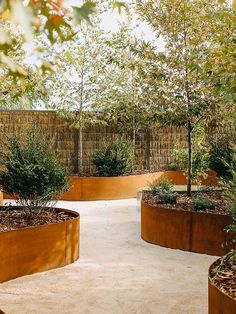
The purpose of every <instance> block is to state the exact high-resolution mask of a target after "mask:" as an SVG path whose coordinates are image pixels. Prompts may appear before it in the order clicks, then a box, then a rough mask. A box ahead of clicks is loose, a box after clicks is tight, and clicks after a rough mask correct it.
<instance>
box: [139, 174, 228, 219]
mask: <svg viewBox="0 0 236 314" xmlns="http://www.w3.org/2000/svg"><path fill="white" fill-rule="evenodd" d="M142 200H143V202H144V203H147V204H149V205H152V206H155V205H158V204H161V205H162V207H166V208H171V209H173V210H174V209H175V210H186V211H198V212H215V213H220V214H228V202H227V200H225V199H224V197H223V192H222V190H221V189H220V188H219V187H207V186H206V187H199V189H198V190H197V191H194V192H192V195H191V196H188V195H187V193H185V192H181V193H180V192H175V191H174V190H173V185H172V184H171V182H170V181H169V180H167V179H160V180H159V179H157V180H154V181H153V182H152V183H151V184H150V191H145V192H144V193H143V198H142Z"/></svg>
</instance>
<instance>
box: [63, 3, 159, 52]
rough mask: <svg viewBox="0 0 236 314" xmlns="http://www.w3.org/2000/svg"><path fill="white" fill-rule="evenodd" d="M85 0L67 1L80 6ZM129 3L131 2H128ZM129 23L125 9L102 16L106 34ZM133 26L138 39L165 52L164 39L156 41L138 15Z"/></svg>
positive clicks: (135, 15)
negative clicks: (140, 38)
mask: <svg viewBox="0 0 236 314" xmlns="http://www.w3.org/2000/svg"><path fill="white" fill-rule="evenodd" d="M83 2H84V1H83V0H67V3H68V5H73V4H76V5H77V6H80V5H82V4H83ZM126 2H127V3H128V2H129V1H126ZM125 21H127V15H126V13H125V9H122V12H121V14H119V13H118V10H113V11H112V10H109V11H108V12H105V13H103V14H102V15H101V27H102V29H103V30H104V31H105V32H116V31H118V30H119V24H120V23H122V22H125ZM132 26H133V29H134V31H133V33H134V35H135V36H137V37H142V38H143V39H144V40H145V41H151V42H155V45H156V47H157V51H163V49H164V41H163V39H156V37H155V34H154V33H153V31H152V28H151V26H150V25H148V24H147V23H146V22H141V21H140V20H139V19H138V16H137V14H132Z"/></svg>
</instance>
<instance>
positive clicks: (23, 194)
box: [0, 124, 69, 231]
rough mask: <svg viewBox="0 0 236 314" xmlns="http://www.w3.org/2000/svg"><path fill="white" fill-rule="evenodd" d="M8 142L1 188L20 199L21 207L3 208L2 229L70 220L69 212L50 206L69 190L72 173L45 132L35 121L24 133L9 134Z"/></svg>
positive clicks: (2, 155)
mask: <svg viewBox="0 0 236 314" xmlns="http://www.w3.org/2000/svg"><path fill="white" fill-rule="evenodd" d="M5 144H6V150H4V151H1V153H0V162H1V170H0V189H1V190H3V192H5V193H7V194H9V195H11V196H12V198H14V199H15V200H16V204H17V207H11V206H4V207H2V209H1V211H0V217H1V226H0V230H2V231H5V230H11V229H12V228H13V229H15V228H21V227H25V226H28V225H38V224H39V225H41V224H44V223H48V222H58V221H63V220H66V219H67V215H64V214H63V213H60V212H59V213H54V212H53V211H49V210H48V209H47V208H46V207H47V206H49V205H51V204H50V202H51V201H52V199H54V200H55V199H57V198H58V197H59V195H60V194H61V193H63V192H65V191H66V190H67V187H68V180H69V176H68V173H67V170H66V168H65V167H64V166H62V165H61V164H60V162H59V161H58V158H57V156H56V154H55V152H54V149H53V142H52V141H49V140H48V137H47V136H46V134H45V132H43V131H42V130H41V129H39V128H38V127H37V126H36V124H34V125H33V126H32V127H31V128H29V129H28V130H27V131H26V132H25V133H24V134H21V135H17V134H13V135H12V136H10V137H8V139H7V141H6V143H5Z"/></svg>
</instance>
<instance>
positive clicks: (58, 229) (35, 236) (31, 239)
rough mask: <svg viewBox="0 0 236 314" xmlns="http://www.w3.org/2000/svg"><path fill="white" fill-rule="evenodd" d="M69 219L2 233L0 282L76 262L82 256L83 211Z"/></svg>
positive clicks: (0, 242) (0, 243)
mask: <svg viewBox="0 0 236 314" xmlns="http://www.w3.org/2000/svg"><path fill="white" fill-rule="evenodd" d="M60 210H62V211H65V212H70V213H72V214H73V215H74V217H73V218H71V219H70V220H68V221H65V222H60V223H57V224H48V225H44V226H37V227H29V228H24V229H19V230H13V231H8V232H1V233H0V256H1V258H0V282H4V281H7V280H10V279H14V278H17V277H21V276H24V275H29V274H33V273H37V272H41V271H45V270H49V269H53V268H58V267H62V266H65V265H68V264H71V263H73V262H74V261H75V260H77V259H78V258H79V234H80V217H79V214H78V213H76V212H73V211H69V210H66V209H60Z"/></svg>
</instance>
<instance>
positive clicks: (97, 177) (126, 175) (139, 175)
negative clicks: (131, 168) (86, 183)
mask: <svg viewBox="0 0 236 314" xmlns="http://www.w3.org/2000/svg"><path fill="white" fill-rule="evenodd" d="M162 172H172V171H154V172H146V173H139V174H125V175H123V176H107V177H105V176H81V175H72V176H71V178H72V179H77V178H79V179H110V178H130V177H141V176H146V175H148V176H149V175H152V174H157V173H162ZM176 172H177V171H176Z"/></svg>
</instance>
